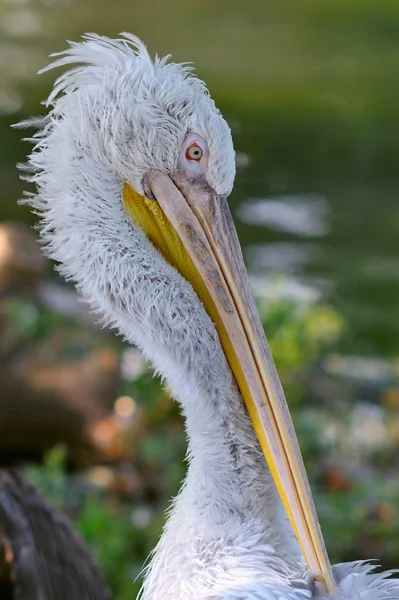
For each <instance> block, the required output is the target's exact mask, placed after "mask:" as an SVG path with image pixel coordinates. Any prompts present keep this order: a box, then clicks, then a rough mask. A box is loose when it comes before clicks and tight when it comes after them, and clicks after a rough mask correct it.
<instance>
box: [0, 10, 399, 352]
mask: <svg viewBox="0 0 399 600" xmlns="http://www.w3.org/2000/svg"><path fill="white" fill-rule="evenodd" d="M122 30H128V31H132V32H134V33H136V34H137V35H139V36H140V37H142V38H143V39H144V40H145V41H146V43H147V44H148V46H149V48H150V51H151V52H153V53H155V52H158V53H159V54H160V55H163V54H166V53H172V54H173V57H174V59H176V60H179V61H193V62H194V63H195V65H196V68H197V72H198V74H199V75H200V77H201V78H203V79H204V80H205V81H206V82H207V83H208V85H209V88H210V90H211V93H212V95H213V97H214V98H215V100H216V101H217V103H218V105H219V107H220V108H221V110H222V112H223V113H224V114H225V116H226V117H227V119H228V120H229V122H230V124H231V126H232V129H233V133H234V138H235V145H236V149H237V151H238V152H239V153H240V155H241V157H243V160H244V162H248V161H249V164H248V165H247V166H245V167H241V168H239V170H238V174H237V181H236V187H235V190H234V193H233V195H232V198H231V203H232V207H233V211H234V213H235V215H236V220H237V224H238V229H239V235H240V238H241V240H242V242H243V245H244V247H245V254H246V258H247V261H248V264H249V267H250V269H251V271H252V272H253V273H254V274H255V275H256V276H257V278H258V280H260V281H264V282H265V285H266V284H267V282H268V281H269V278H270V276H272V275H274V274H276V273H281V272H283V273H285V274H286V275H287V281H288V285H289V287H290V288H291V289H293V290H294V291H295V293H299V294H304V295H307V294H308V295H309V294H310V295H312V294H315V293H320V294H321V295H322V296H323V297H325V298H326V299H328V301H329V302H331V303H332V304H333V305H334V306H336V307H337V308H338V309H339V310H340V311H341V312H342V313H343V315H344V317H345V318H346V320H347V322H348V327H347V330H346V334H345V336H344V338H343V340H342V342H341V350H342V351H343V352H345V353H354V354H361V355H370V356H371V355H380V356H386V357H393V356H395V355H397V354H398V349H399V342H398V339H399V301H398V299H399V256H398V252H397V247H398V245H397V238H398V234H399V203H398V191H399V180H398V177H397V161H398V156H399V152H398V151H399V109H398V107H399V85H398V81H399V3H398V2H395V1H394V0H391V1H389V2H386V1H384V0H380V1H379V2H371V1H369V0H363V1H362V2H358V1H355V0H345V2H337V1H336V0H323V2H320V0H312V1H310V0H302V1H301V2H297V1H295V0H285V1H284V2H282V1H281V0H247V1H245V2H242V0H240V1H238V0H202V1H201V2H192V1H191V2H190V1H187V0H185V1H182V0H169V1H168V2H165V1H161V0H147V1H146V2H139V1H138V0H130V1H129V2H125V1H122V0H116V1H113V2H105V1H104V0H85V1H82V0H81V1H80V2H78V1H77V0H71V1H67V0H43V1H42V2H39V1H38V0H32V1H29V0H0V77H1V90H0V136H1V144H0V177H1V189H0V196H1V204H0V218H10V217H12V218H18V219H23V220H29V219H30V218H31V217H30V215H29V213H28V212H27V210H26V209H23V208H20V207H17V205H16V199H17V198H18V197H19V195H20V193H21V189H22V188H21V184H20V182H19V180H18V176H17V172H16V170H15V167H14V165H15V163H16V162H17V161H20V160H23V158H24V154H25V152H26V151H27V145H26V144H22V143H21V142H20V137H21V134H20V132H18V131H15V130H11V129H10V128H9V125H10V124H11V123H12V122H15V121H17V120H19V119H20V118H21V117H24V116H26V115H29V114H32V113H38V112H40V110H41V109H40V104H39V103H40V101H41V100H43V99H44V98H45V97H46V95H47V93H48V91H49V88H50V85H51V77H53V74H51V75H49V76H47V75H46V76H42V77H40V78H39V77H36V75H35V73H36V71H37V69H39V68H40V67H41V66H43V65H44V64H46V61H47V58H46V56H47V54H49V53H50V52H51V51H55V50H60V49H63V48H64V47H65V39H66V38H68V39H77V38H78V37H79V35H80V34H82V33H84V32H85V31H96V32H98V33H103V34H107V35H111V36H115V35H117V34H118V32H120V31H122Z"/></svg>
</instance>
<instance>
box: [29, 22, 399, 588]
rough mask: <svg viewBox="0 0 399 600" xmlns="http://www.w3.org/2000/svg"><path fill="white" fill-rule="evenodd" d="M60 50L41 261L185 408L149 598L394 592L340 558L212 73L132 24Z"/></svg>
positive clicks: (47, 136)
mask: <svg viewBox="0 0 399 600" xmlns="http://www.w3.org/2000/svg"><path fill="white" fill-rule="evenodd" d="M55 56H57V59H56V60H55V62H53V63H52V64H51V65H50V66H49V67H48V68H54V67H62V66H66V65H71V66H72V68H71V69H70V70H67V71H66V72H65V73H64V74H63V75H62V76H61V77H59V79H58V80H57V81H56V83H55V85H54V89H53V91H52V92H51V94H50V96H49V98H48V101H47V106H48V107H49V113H48V115H47V116H46V117H44V118H43V119H38V120H36V125H37V127H38V132H37V133H36V134H35V136H34V138H33V141H34V143H35V147H34V149H33V151H32V153H31V154H30V156H29V160H28V165H27V167H26V169H27V172H26V175H25V177H26V178H27V179H28V180H29V181H31V182H34V183H35V184H36V186H37V193H36V194H35V195H31V196H30V197H29V198H28V199H27V200H25V202H27V203H29V204H30V205H31V206H32V207H33V208H34V210H35V211H37V212H38V213H39V214H40V215H41V238H42V241H43V244H44V247H45V249H46V252H47V254H48V256H50V257H51V258H53V259H54V260H55V261H57V262H58V263H59V269H60V271H61V273H62V274H63V275H64V276H65V277H66V278H67V279H68V280H72V281H74V282H75V284H76V286H77V288H78V290H79V291H80V292H81V293H82V295H83V296H84V297H85V298H86V299H87V301H88V302H89V303H90V304H91V305H92V306H93V307H94V308H95V310H97V311H98V312H99V313H101V314H103V315H105V319H106V320H107V321H108V322H109V323H111V324H112V325H113V326H114V327H115V328H117V329H118V330H119V332H120V333H121V334H122V335H123V336H124V338H125V339H126V340H127V341H129V342H131V343H134V344H136V345H137V346H139V347H140V348H141V349H142V351H143V353H144V354H145V355H146V356H147V357H148V358H149V359H150V360H151V361H152V363H153V364H154V366H155V368H156V369H157V371H158V372H159V373H161V374H162V376H163V378H164V380H165V381H166V382H167V384H168V386H169V387H170V389H171V390H172V391H173V395H174V397H175V398H176V400H177V401H178V402H179V403H180V405H181V410H182V412H183V415H184V417H185V420H186V429H187V436H188V459H189V460H188V462H189V467H188V472H187V477H186V480H185V483H184V485H183V487H182V489H181V491H180V493H179V495H178V496H177V498H176V499H175V501H174V502H173V505H172V508H171V510H170V515H169V519H168V522H167V525H166V527H165V530H164V532H163V535H162V537H161V540H160V542H159V544H158V546H157V548H156V549H155V551H154V554H153V556H152V560H151V562H150V565H149V568H148V569H147V572H146V577H145V581H144V585H143V589H142V595H141V597H142V600H169V599H170V600H172V599H173V600H222V599H223V600H272V599H273V600H277V599H279V600H300V599H302V600H303V599H305V598H311V597H313V596H315V595H317V594H319V595H320V597H323V598H347V599H350V600H355V599H359V600H360V598H361V599H362V600H383V599H388V598H390V599H393V598H399V580H394V579H389V578H388V577H389V575H390V573H385V574H379V575H378V574H377V575H375V574H373V572H372V571H373V567H371V566H370V565H369V564H364V563H352V564H348V565H343V566H340V567H338V568H336V569H335V572H334V571H333V570H332V569H331V567H330V564H329V561H328V557H327V554H326V551H325V548H324V542H323V538H322V536H321V533H320V528H319V526H318V521H317V517H316V513H315V510H314V506H313V501H312V496H311V493H310V490H309V486H308V482H307V478H306V475H305V471H304V468H303V464H302V460H301V455H300V452H299V449H298V446H297V441H296V437H295V434H294V430H293V427H292V423H291V420H290V416H289V411H288V408H287V405H286V402H285V398H284V395H283V392H282V389H281V386H280V382H279V379H278V376H277V373H276V371H275V367H274V363H273V361H272V358H271V356H270V353H269V349H268V345H267V342H266V339H265V337H264V334H263V330H262V327H261V323H260V320H259V318H258V314H257V311H256V308H255V305H254V301H253V298H252V295H251V292H250V290H249V285H248V281H247V275H246V271H245V267H244V264H243V260H242V255H241V251H240V246H239V242H238V239H237V236H236V232H235V229H234V225H233V222H232V219H231V216H230V213H229V209H228V205H227V202H226V197H227V196H228V194H229V193H230V191H231V189H232V186H233V180H234V174H235V162H234V150H233V144H232V140H231V134H230V130H229V127H228V125H227V124H226V122H225V121H224V119H223V117H222V116H221V114H220V113H219V111H218V110H217V109H216V107H215V105H214V103H213V101H212V100H211V98H210V96H209V94H208V92H207V89H206V87H205V85H204V83H203V82H201V81H200V80H198V79H197V78H196V77H195V76H194V75H193V74H192V72H191V69H190V68H188V67H187V66H182V65H179V64H174V63H171V62H169V61H168V58H165V59H159V58H155V60H154V61H152V60H151V58H150V56H149V54H148V52H147V50H146V48H145V46H144V45H143V44H142V42H141V41H140V40H139V39H137V38H136V37H134V36H132V35H129V34H123V37H122V38H121V39H117V40H112V39H109V38H106V37H100V36H97V35H94V34H90V35H86V36H84V41H83V42H82V43H71V44H70V47H69V48H68V49H67V50H66V51H65V52H62V53H60V54H59V55H55ZM31 124H32V121H28V122H26V123H25V125H31ZM243 400H244V402H245V405H246V409H245V408H244V404H243ZM248 415H249V417H248ZM265 457H266V459H267V463H268V466H267V464H266V461H265ZM273 479H274V481H273ZM276 489H277V490H278V492H279V496H280V498H281V500H282V503H281V502H280V500H279V497H278V494H277V491H276ZM282 508H284V510H285V513H286V514H287V515H288V520H289V522H290V523H291V525H292V529H293V531H294V532H295V534H296V537H297V539H298V541H299V544H298V543H297V541H296V540H295V537H294V535H293V533H292V529H291V528H290V527H289V524H288V520H287V519H286V517H285V516H284V511H283V510H282ZM300 549H301V550H302V552H301V550H300ZM302 553H303V554H302ZM302 556H304V558H305V560H304V559H303V558H302ZM306 564H307V566H306Z"/></svg>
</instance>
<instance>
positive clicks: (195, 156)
mask: <svg viewBox="0 0 399 600" xmlns="http://www.w3.org/2000/svg"><path fill="white" fill-rule="evenodd" d="M203 154H204V153H203V150H202V148H201V147H200V146H198V144H197V143H196V142H194V143H193V144H190V146H189V147H188V148H187V150H186V158H187V160H196V161H200V160H201V158H202V156H203Z"/></svg>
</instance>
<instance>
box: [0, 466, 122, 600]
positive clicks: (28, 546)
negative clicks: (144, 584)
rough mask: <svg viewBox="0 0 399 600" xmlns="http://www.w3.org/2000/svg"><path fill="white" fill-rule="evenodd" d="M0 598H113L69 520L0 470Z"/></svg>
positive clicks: (23, 483)
mask: <svg viewBox="0 0 399 600" xmlns="http://www.w3.org/2000/svg"><path fill="white" fill-rule="evenodd" d="M0 598H1V600H109V599H110V598H111V595H110V592H109V590H108V589H107V587H106V585H105V583H104V580H103V577H102V575H101V573H100V571H99V568H98V567H97V565H96V563H95V561H94V559H93V557H92V555H91V553H90V551H89V550H88V548H87V547H86V546H85V544H84V543H83V541H82V540H81V539H80V538H79V537H78V535H77V534H76V533H75V532H74V530H73V528H72V525H71V523H70V522H69V520H68V518H67V517H66V516H65V515H62V514H61V513H59V512H57V511H55V510H54V509H53V508H52V507H51V506H50V505H49V503H48V502H47V501H45V500H44V499H43V498H42V497H41V496H40V495H39V494H38V493H37V491H36V490H35V489H34V488H33V486H31V485H30V484H28V483H27V482H26V481H24V480H23V479H22V478H21V477H20V476H19V475H18V474H17V473H16V472H15V471H13V470H7V469H0Z"/></svg>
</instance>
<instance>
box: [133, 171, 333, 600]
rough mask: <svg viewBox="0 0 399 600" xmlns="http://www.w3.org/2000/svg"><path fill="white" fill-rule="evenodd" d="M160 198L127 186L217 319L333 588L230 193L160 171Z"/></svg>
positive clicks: (265, 445) (313, 566)
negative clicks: (220, 193) (229, 201)
mask: <svg viewBox="0 0 399 600" xmlns="http://www.w3.org/2000/svg"><path fill="white" fill-rule="evenodd" d="M150 187H151V191H152V194H153V195H154V197H155V198H156V200H155V201H154V200H148V199H147V198H144V197H143V196H140V195H139V194H137V193H136V192H135V191H134V190H133V189H132V188H131V187H130V186H129V185H125V187H124V192H123V199H124V206H125V210H126V211H127V213H128V215H129V216H130V217H131V218H132V220H133V221H134V222H136V223H137V224H138V225H139V226H140V227H142V228H143V229H144V231H145V232H146V234H147V236H148V237H149V239H150V241H151V242H152V243H153V244H154V246H155V247H157V248H158V250H160V252H161V253H162V255H163V256H164V258H165V259H166V260H167V261H168V262H169V263H171V264H172V265H173V266H174V267H175V268H176V269H177V270H178V271H179V272H180V273H181V275H183V277H185V278H186V279H187V280H188V281H190V283H191V285H192V286H193V288H194V289H195V291H196V292H197V294H198V296H199V298H200V299H201V300H202V302H203V304H204V305H205V307H206V309H207V311H208V313H209V315H210V317H211V318H212V320H213V322H214V323H215V326H216V329H217V331H218V334H219V337H220V341H221V343H222V346H223V349H224V352H225V354H226V357H227V359H228V362H229V364H230V367H231V369H232V371H233V374H234V376H235V379H236V381H237V384H238V387H239V389H240V392H241V395H242V397H243V400H244V402H245V405H246V408H247V411H248V413H249V416H250V418H251V421H252V424H253V427H254V429H255V432H256V435H257V437H258V440H259V443H260V445H261V448H262V450H263V453H264V455H265V458H266V460H267V463H268V465H269V469H270V471H271V473H272V476H273V479H274V481H275V484H276V486H277V489H278V492H279V494H280V497H281V500H282V503H283V505H284V509H285V511H286V513H287V515H288V518H289V520H290V523H291V526H292V527H293V530H294V531H295V534H296V536H297V538H298V541H299V543H300V546H301V548H302V551H303V554H304V557H305V560H306V561H307V564H308V566H309V568H310V570H311V572H312V573H313V574H314V577H315V578H316V579H317V580H319V581H321V582H323V583H324V584H325V585H326V587H327V589H328V591H330V592H332V591H333V590H334V589H335V583H334V578H333V575H332V571H331V565H330V562H329V559H328V556H327V552H326V549H325V545H324V540H323V537H322V534H321V531H320V526H319V522H318V519H317V515H316V510H315V506H314V503H313V498H312V494H311V491H310V487H309V482H308V479H307V476H306V472H305V468H304V465H303V461H302V456H301V453H300V450H299V446H298V442H297V438H296V435H295V431H294V427H293V424H292V420H291V416H290V413H289V409H288V405H287V402H286V399H285V396H284V392H283V389H282V387H281V383H280V380H279V377H278V375H277V371H276V367H275V365H274V361H273V359H272V356H271V353H270V349H269V346H268V343H267V340H266V336H265V334H264V331H263V327H262V324H261V321H260V318H259V315H258V312H257V310H256V306H255V302H254V299H253V296H252V293H251V290H250V286H249V283H248V277H247V273H246V269H245V266H244V261H243V258H242V253H241V248H240V244H239V241H238V237H237V234H236V230H235V227H234V223H233V219H232V217H231V213H230V210H229V207H228V204H227V202H226V199H225V198H223V197H221V196H218V195H217V194H216V193H215V192H214V191H213V190H212V189H211V188H210V187H209V186H208V185H207V183H206V182H205V181H204V180H203V179H201V180H199V179H198V180H194V181H191V180H188V179H186V178H185V177H184V176H182V175H181V174H175V175H174V176H173V180H172V179H171V178H170V177H168V176H167V175H165V174H163V173H160V172H153V173H152V174H151V176H150Z"/></svg>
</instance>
